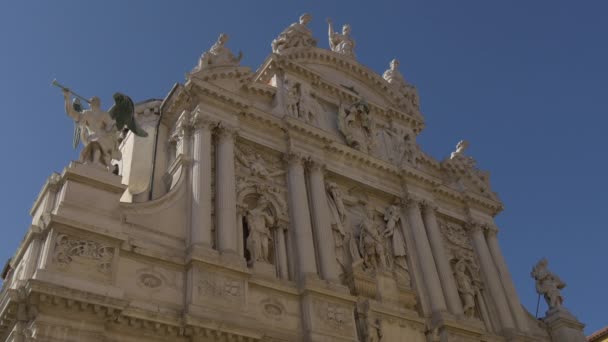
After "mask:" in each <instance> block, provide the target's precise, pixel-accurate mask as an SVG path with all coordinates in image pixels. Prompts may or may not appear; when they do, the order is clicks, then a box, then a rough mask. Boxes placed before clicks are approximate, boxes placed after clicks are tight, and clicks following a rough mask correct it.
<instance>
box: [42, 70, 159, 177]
mask: <svg viewBox="0 0 608 342" xmlns="http://www.w3.org/2000/svg"><path fill="white" fill-rule="evenodd" d="M52 85H54V86H57V87H59V88H61V89H62V90H63V97H64V101H65V111H66V113H67V114H68V115H69V116H70V117H71V118H72V119H73V120H74V122H75V127H74V141H73V146H74V148H77V147H78V145H79V144H80V142H81V141H82V144H83V146H84V147H83V149H82V151H81V152H80V161H81V162H82V163H85V164H95V165H99V166H101V167H104V168H106V169H107V170H109V171H113V172H115V173H116V170H115V169H114V166H113V165H112V160H121V159H122V154H121V152H120V150H119V148H118V147H119V144H120V141H121V140H122V137H123V134H124V133H126V131H127V130H130V131H132V132H133V133H134V134H135V135H137V136H140V137H145V136H147V135H148V134H147V133H146V131H145V130H143V129H142V128H141V127H139V126H138V125H137V122H136V121H135V106H134V104H133V101H132V100H131V98H129V97H128V96H126V95H124V94H121V93H114V96H113V98H114V102H115V104H114V105H113V106H112V107H111V108H110V109H109V110H108V111H107V112H106V111H103V110H102V109H101V100H100V99H99V98H98V97H97V96H93V97H91V98H90V99H86V98H85V97H83V96H80V95H78V94H76V93H75V92H73V91H71V90H70V89H69V88H67V87H64V86H63V85H61V84H59V82H57V81H56V80H53V82H52ZM72 97H74V100H73V101H71V98H72ZM81 100H83V101H85V102H86V103H88V104H89V108H88V109H83V107H82V103H81Z"/></svg>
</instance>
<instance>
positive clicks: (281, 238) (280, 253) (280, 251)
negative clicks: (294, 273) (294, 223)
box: [276, 226, 289, 279]
mask: <svg viewBox="0 0 608 342" xmlns="http://www.w3.org/2000/svg"><path fill="white" fill-rule="evenodd" d="M276 239H277V263H278V264H279V277H280V278H281V279H289V269H288V268H287V247H286V245H285V228H284V227H281V226H279V227H277V236H276Z"/></svg>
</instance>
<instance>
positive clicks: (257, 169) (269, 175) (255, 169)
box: [235, 151, 285, 182]
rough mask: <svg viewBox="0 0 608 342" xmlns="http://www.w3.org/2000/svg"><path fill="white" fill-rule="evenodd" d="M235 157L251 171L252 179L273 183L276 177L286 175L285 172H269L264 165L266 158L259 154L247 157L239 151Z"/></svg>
mask: <svg viewBox="0 0 608 342" xmlns="http://www.w3.org/2000/svg"><path fill="white" fill-rule="evenodd" d="M235 157H236V159H237V160H238V161H239V162H240V163H241V164H243V165H244V166H245V167H246V168H247V169H248V170H249V173H250V175H251V176H252V177H256V178H259V179H262V180H264V181H269V182H272V181H273V179H274V178H275V177H277V176H281V175H283V174H285V171H283V170H276V171H272V172H271V171H269V170H268V168H267V167H266V166H265V165H264V158H263V157H262V155H261V154H260V153H258V152H254V153H253V155H251V156H246V155H245V154H244V153H242V152H240V151H237V153H235Z"/></svg>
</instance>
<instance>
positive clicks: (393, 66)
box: [390, 58, 399, 70]
mask: <svg viewBox="0 0 608 342" xmlns="http://www.w3.org/2000/svg"><path fill="white" fill-rule="evenodd" d="M390 66H391V70H397V69H398V68H399V60H398V59H397V58H395V59H393V60H392V61H391V63H390Z"/></svg>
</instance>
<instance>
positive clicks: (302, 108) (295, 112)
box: [286, 83, 323, 125]
mask: <svg viewBox="0 0 608 342" xmlns="http://www.w3.org/2000/svg"><path fill="white" fill-rule="evenodd" d="M286 107H287V108H286V109H287V114H288V115H290V116H293V117H295V118H298V119H301V120H303V121H304V122H306V123H309V124H311V125H316V124H317V116H318V115H319V114H320V113H322V112H323V108H322V107H321V105H320V104H319V102H318V101H317V100H316V99H315V98H314V96H313V94H312V92H311V90H310V89H308V87H306V86H304V85H303V84H301V83H295V84H293V85H289V84H288V85H287V101H286Z"/></svg>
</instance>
